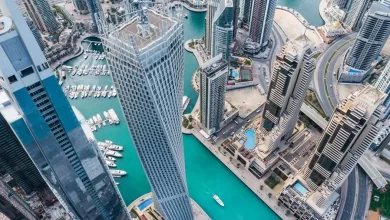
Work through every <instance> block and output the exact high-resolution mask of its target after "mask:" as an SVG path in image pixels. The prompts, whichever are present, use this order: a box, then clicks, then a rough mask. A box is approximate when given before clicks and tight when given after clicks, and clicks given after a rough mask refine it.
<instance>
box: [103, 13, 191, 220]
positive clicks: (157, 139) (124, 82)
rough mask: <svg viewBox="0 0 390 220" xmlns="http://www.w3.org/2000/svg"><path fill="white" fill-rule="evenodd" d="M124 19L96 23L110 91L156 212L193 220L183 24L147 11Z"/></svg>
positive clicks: (174, 219)
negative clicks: (116, 22) (186, 148)
mask: <svg viewBox="0 0 390 220" xmlns="http://www.w3.org/2000/svg"><path fill="white" fill-rule="evenodd" d="M127 8H131V6H129V7H127ZM128 15H129V16H128V17H126V18H125V21H124V22H123V23H122V24H119V25H117V26H115V27H114V26H113V25H111V24H109V25H106V24H105V20H102V21H101V22H103V27H102V28H101V30H103V32H104V33H103V45H104V47H105V51H106V54H107V61H108V64H109V67H110V71H111V72H112V78H113V81H114V84H115V88H117V91H118V95H119V100H120V103H121V106H122V110H123V113H124V115H125V118H126V121H127V126H128V128H129V131H130V133H131V136H132V140H133V142H134V146H135V148H136V150H137V153H138V156H139V159H140V161H141V164H142V166H143V169H144V171H145V174H146V176H147V178H148V181H149V183H150V186H151V188H152V192H153V194H154V205H155V207H156V208H157V211H158V212H159V213H160V214H161V215H162V216H164V218H165V219H170V220H179V219H180V220H192V219H194V217H193V213H192V208H191V204H190V197H189V195H188V189H187V183H186V177H185V170H184V153H183V143H182V142H183V140H182V134H181V118H182V97H183V83H184V81H183V77H184V48H183V44H184V27H183V22H182V21H181V20H180V19H178V18H174V17H170V16H168V15H167V14H166V13H165V12H163V11H156V10H151V9H148V8H146V7H143V8H142V9H139V10H137V11H134V12H133V13H129V14H128Z"/></svg>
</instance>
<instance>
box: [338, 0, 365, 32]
mask: <svg viewBox="0 0 390 220" xmlns="http://www.w3.org/2000/svg"><path fill="white" fill-rule="evenodd" d="M369 3H370V0H352V1H351V6H350V7H349V8H348V11H347V14H346V16H345V18H344V24H345V25H347V26H348V27H350V28H351V29H352V30H354V31H358V30H359V28H360V26H361V24H362V20H363V17H364V14H365V13H366V11H367V7H368V4H369Z"/></svg>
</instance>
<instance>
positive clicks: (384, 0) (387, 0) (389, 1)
mask: <svg viewBox="0 0 390 220" xmlns="http://www.w3.org/2000/svg"><path fill="white" fill-rule="evenodd" d="M381 2H382V4H384V5H386V6H387V7H390V0H381Z"/></svg>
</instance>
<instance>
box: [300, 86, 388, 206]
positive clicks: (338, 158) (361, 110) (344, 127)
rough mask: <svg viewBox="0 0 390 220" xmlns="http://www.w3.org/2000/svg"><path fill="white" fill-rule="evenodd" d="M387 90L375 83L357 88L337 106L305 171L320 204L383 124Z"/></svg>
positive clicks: (350, 169) (314, 199) (355, 162)
mask: <svg viewBox="0 0 390 220" xmlns="http://www.w3.org/2000/svg"><path fill="white" fill-rule="evenodd" d="M385 98H386V94H385V93H383V92H381V91H379V90H378V89H376V88H375V87H373V86H367V87H365V88H364V89H363V90H361V91H358V92H355V93H354V94H351V95H349V96H348V97H347V98H346V99H344V100H343V101H342V102H341V103H340V104H339V105H338V106H337V107H336V109H335V111H334V112H333V115H332V117H331V119H330V120H329V123H328V125H327V127H326V129H325V132H324V133H323V135H322V137H321V138H320V139H319V141H318V143H317V149H316V151H315V153H314V154H313V156H312V157H311V159H310V161H309V162H308V165H307V167H306V168H305V170H304V172H303V179H304V180H305V181H306V183H307V186H308V187H309V188H310V189H311V190H315V193H314V195H313V202H314V203H315V205H316V206H319V207H321V206H322V205H323V204H324V203H325V202H326V201H327V199H328V198H329V197H330V196H331V195H332V194H333V192H334V191H335V190H336V189H338V188H339V187H340V186H341V184H342V183H343V182H344V181H345V179H346V178H347V177H348V175H349V173H350V172H351V171H352V169H353V168H354V167H355V165H356V164H357V161H358V159H359V158H360V157H361V156H362V155H363V153H364V151H366V150H367V148H368V147H369V146H370V144H371V143H372V141H373V140H374V138H375V136H376V134H377V133H378V131H379V128H380V127H381V125H382V123H383V122H382V121H380V120H381V118H382V114H383V110H384V106H383V105H381V104H382V102H383V100H384V99H385Z"/></svg>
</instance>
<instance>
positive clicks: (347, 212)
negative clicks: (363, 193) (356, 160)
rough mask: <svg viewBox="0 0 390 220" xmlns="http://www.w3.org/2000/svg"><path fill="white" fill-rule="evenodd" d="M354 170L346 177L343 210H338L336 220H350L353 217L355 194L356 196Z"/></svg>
mask: <svg viewBox="0 0 390 220" xmlns="http://www.w3.org/2000/svg"><path fill="white" fill-rule="evenodd" d="M355 169H356V168H355ZM355 169H354V170H353V171H352V172H351V174H349V176H348V185H347V195H346V198H345V201H344V208H343V210H339V214H338V215H339V216H337V219H340V220H350V219H351V217H353V216H354V215H353V214H352V213H353V212H354V211H353V209H354V205H355V194H356V176H357V175H356V171H355Z"/></svg>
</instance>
